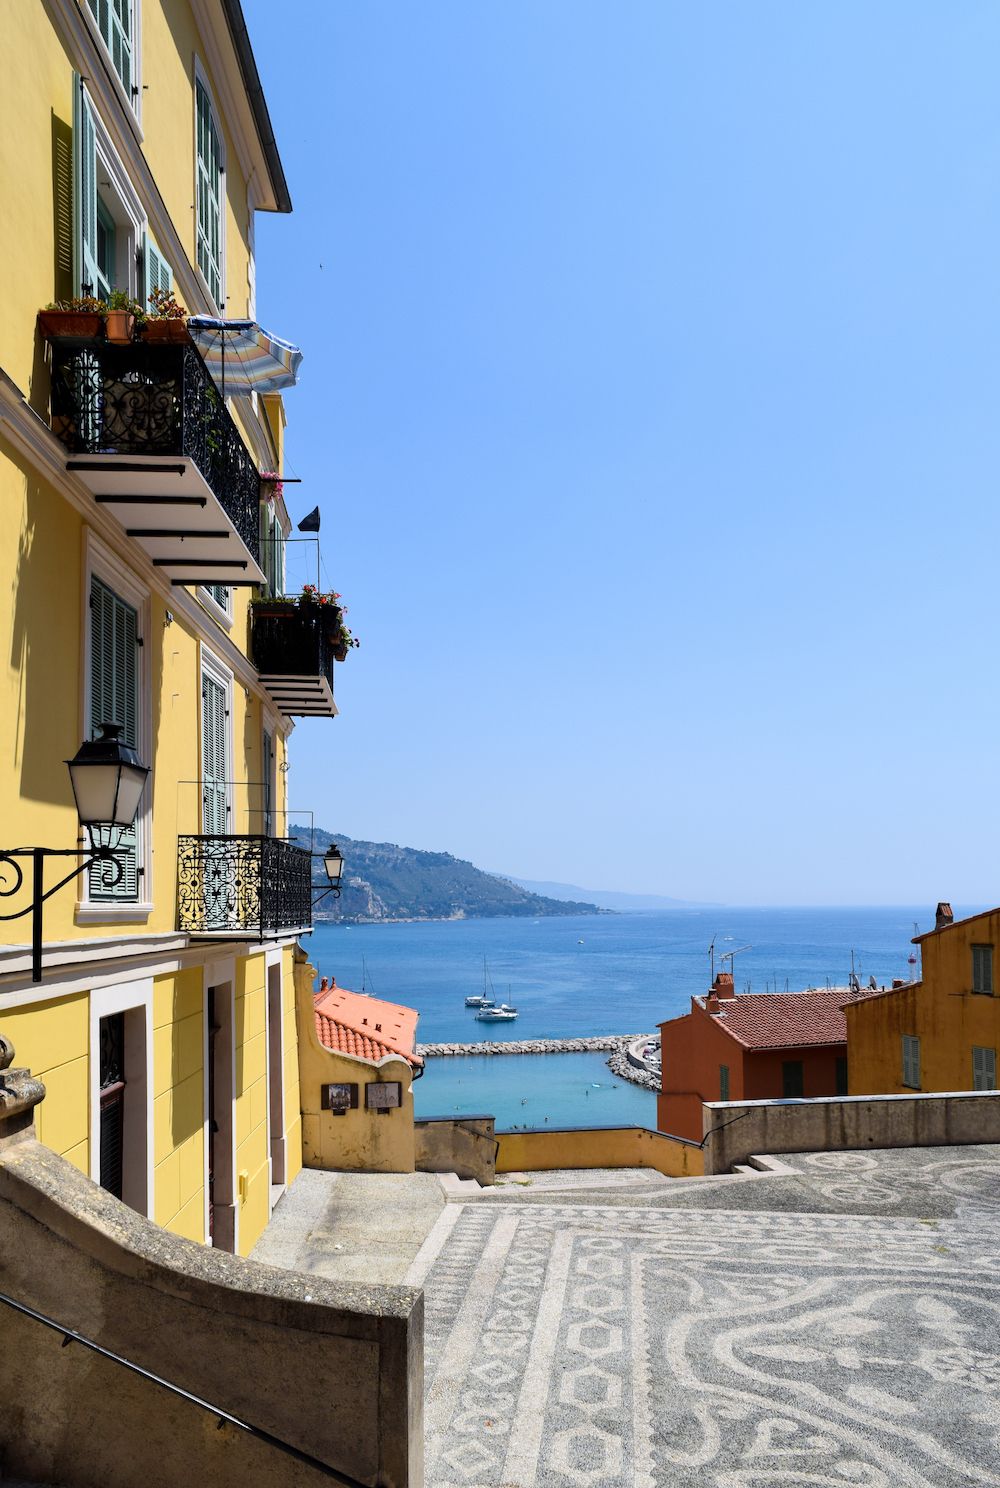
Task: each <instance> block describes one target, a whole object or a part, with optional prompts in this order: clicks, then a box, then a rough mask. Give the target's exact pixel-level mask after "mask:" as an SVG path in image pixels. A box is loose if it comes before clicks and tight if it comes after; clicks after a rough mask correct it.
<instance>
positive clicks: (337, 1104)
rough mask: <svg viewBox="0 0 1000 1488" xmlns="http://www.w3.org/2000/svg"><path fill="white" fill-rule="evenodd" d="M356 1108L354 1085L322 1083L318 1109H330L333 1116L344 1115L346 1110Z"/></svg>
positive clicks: (356, 1095)
mask: <svg viewBox="0 0 1000 1488" xmlns="http://www.w3.org/2000/svg"><path fill="white" fill-rule="evenodd" d="M357 1108H358V1087H357V1086H356V1085H346V1084H344V1085H324V1086H323V1089H322V1092H321V1097H320V1109H321V1110H323V1111H332V1112H333V1114H334V1116H346V1115H347V1112H348V1111H356V1110H357Z"/></svg>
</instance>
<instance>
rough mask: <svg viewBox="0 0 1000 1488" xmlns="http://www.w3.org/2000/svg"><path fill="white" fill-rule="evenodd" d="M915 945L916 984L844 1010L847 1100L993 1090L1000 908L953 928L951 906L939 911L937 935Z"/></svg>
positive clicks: (999, 1027)
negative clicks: (918, 976)
mask: <svg viewBox="0 0 1000 1488" xmlns="http://www.w3.org/2000/svg"><path fill="white" fill-rule="evenodd" d="M914 944H915V945H918V946H919V947H920V954H921V960H922V963H923V965H922V976H921V980H920V981H918V982H911V983H905V984H904V985H902V986H897V987H893V988H891V989H889V990H887V991H885V992H877V993H874V994H872V995H870V996H866V997H862V998H860V999H859V1000H856V1001H852V1002H849V1003H847V1005H846V1006H845V1008H844V1012H845V1014H846V1017H847V1068H848V1082H849V1090H850V1093H851V1095H894V1094H900V1095H905V1094H907V1093H909V1092H910V1091H913V1090H923V1091H934V1090H996V1089H997V1049H998V1048H1000V998H998V997H997V995H996V970H995V958H996V951H997V946H998V945H1000V909H990V910H986V911H985V913H983V914H978V915H972V916H971V917H970V918H969V919H967V920H958V921H955V920H953V918H952V913H951V906H950V905H947V904H939V905H938V911H937V921H936V928H935V929H934V930H931V931H929V932H928V933H927V934H926V935H918V936H917V937H916V939H915V940H914Z"/></svg>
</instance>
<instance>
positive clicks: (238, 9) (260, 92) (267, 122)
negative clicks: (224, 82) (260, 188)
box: [222, 0, 292, 212]
mask: <svg viewBox="0 0 1000 1488" xmlns="http://www.w3.org/2000/svg"><path fill="white" fill-rule="evenodd" d="M222 9H223V11H224V13H225V17H226V24H227V25H228V27H229V34H230V36H231V37H232V42H233V48H234V50H235V52H236V58H237V61H238V62H239V65H240V72H241V73H242V76H243V85H244V87H245V88H246V91H247V98H248V99H249V101H250V109H251V111H252V113H253V120H254V126H255V128H256V130H257V138H258V140H259V142H260V148H261V150H262V151H263V154H264V160H265V162H266V165H267V174H268V179H269V180H270V183H271V190H272V192H273V194H274V203H275V204H274V206H273V207H269V206H268V205H267V204H266V203H263V202H262V203H260V206H261V210H263V211H274V212H290V211H291V210H292V198H291V195H290V193H289V190H288V182H287V181H286V179H285V169H284V166H283V165H282V163H281V156H280V155H279V154H278V142H277V140H276V139H275V137H274V128H273V126H272V124H271V115H270V112H269V110H268V107H267V99H266V98H265V97H264V89H263V86H262V85H261V81H260V73H259V72H258V71H257V59H256V58H255V57H254V54H253V47H252V45H251V43H250V33H249V31H248V30H247V23H246V20H245V18H244V15H243V6H242V4H241V3H240V0H222Z"/></svg>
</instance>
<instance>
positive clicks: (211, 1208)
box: [208, 987, 219, 1240]
mask: <svg viewBox="0 0 1000 1488" xmlns="http://www.w3.org/2000/svg"><path fill="white" fill-rule="evenodd" d="M218 1032H219V1027H218V1024H217V1023H216V1020H215V988H214V987H209V989H208V1238H209V1240H214V1239H215V1137H216V1133H217V1132H218V1130H219V1123H218V1122H217V1121H216V1119H215V1039H216V1035H217V1034H218Z"/></svg>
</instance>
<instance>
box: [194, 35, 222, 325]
mask: <svg viewBox="0 0 1000 1488" xmlns="http://www.w3.org/2000/svg"><path fill="white" fill-rule="evenodd" d="M194 76H195V82H196V84H197V83H200V84H201V86H202V87H203V88H204V90H205V94H206V96H207V98H208V102H209V107H210V108H211V110H212V117H213V119H214V122H215V132H216V134H217V135H218V136H219V158H220V169H221V172H222V181H221V183H220V187H219V281H220V289H219V294H220V300H216V298H215V295H214V294H213V293H212V291H211V289H210V288H209V285H208V280H207V279H206V278H205V276H204V274H203V273H202V272H201V267H200V265H199V263H198V89H197V86H196V87H194V88H192V90H191V108H192V125H193V129H194V133H193V135H192V139H193V140H194V151H193V153H192V168H193V171H194V176H193V183H192V190H193V191H194V197H193V198H192V200H193V201H194V214H195V221H194V255H193V267H194V271H195V273H196V274H197V276H198V282H199V284H200V285H201V287H202V289H203V290H204V291H205V297H206V299H207V300H208V303H209V304H210V305H211V306H212V307H213V308H214V309H215V312H216V314H217V315H219V316H223V315H225V313H226V216H227V211H226V207H227V200H228V195H227V186H228V181H229V162H228V159H227V155H226V136H225V134H224V132H223V129H222V113H221V111H220V109H219V105H218V103H217V102H216V100H215V90H214V89H213V87H212V85H211V83H210V82H209V81H208V74H207V73H206V72H205V69H204V67H203V65H202V62H201V58H200V57H198V56H197V55H196V56H195V59H194Z"/></svg>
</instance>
